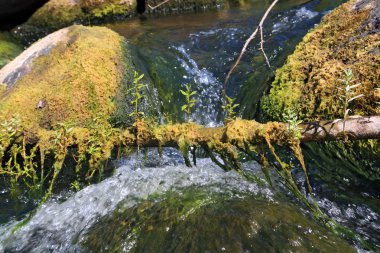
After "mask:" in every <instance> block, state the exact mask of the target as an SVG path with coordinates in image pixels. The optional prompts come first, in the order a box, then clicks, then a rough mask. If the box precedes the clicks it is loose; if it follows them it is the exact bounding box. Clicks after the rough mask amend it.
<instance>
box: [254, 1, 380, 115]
mask: <svg viewBox="0 0 380 253" xmlns="http://www.w3.org/2000/svg"><path fill="white" fill-rule="evenodd" d="M354 2H355V1H349V2H348V3H346V4H343V5H341V6H339V7H338V8H336V9H335V10H334V11H332V12H331V13H330V14H328V15H326V16H325V17H324V18H323V20H322V22H321V23H320V24H319V25H318V26H317V27H316V28H314V29H313V30H311V31H310V32H309V33H308V34H307V35H306V36H305V37H304V39H303V41H302V42H301V43H300V44H299V45H298V46H297V47H296V50H295V51H294V53H293V54H292V55H290V56H289V57H288V59H287V62H286V64H285V65H284V66H283V67H281V68H280V69H278V70H277V71H276V77H275V80H274V82H273V83H272V88H271V90H270V93H269V94H268V95H267V96H266V97H264V98H263V100H262V105H261V107H262V110H263V112H264V114H265V115H266V116H267V117H268V118H271V119H274V120H281V118H282V113H283V112H284V111H287V110H288V109H292V108H297V113H298V116H299V118H300V119H302V120H316V119H335V118H339V117H342V113H341V110H342V109H341V104H340V103H336V101H339V100H340V95H341V94H340V93H339V92H338V90H337V89H336V85H337V84H336V80H337V79H338V78H340V77H341V74H342V73H344V70H347V69H351V70H352V73H354V75H355V77H356V79H357V83H361V86H360V87H358V89H357V92H358V94H364V95H365V99H363V98H362V97H361V98H357V99H355V101H351V102H350V109H351V110H352V111H354V112H355V114H358V115H378V114H379V113H380V105H379V104H376V100H377V96H378V95H377V94H376V92H375V90H374V88H376V87H377V85H378V83H379V82H380V65H379V62H380V54H378V53H376V52H377V49H376V48H378V47H379V41H380V34H379V33H371V32H370V30H369V29H370V27H368V26H366V25H365V23H366V21H367V20H368V18H369V17H370V12H371V11H370V10H369V9H364V10H361V11H355V8H354V7H353V4H354ZM353 38H355V39H353ZM344 78H345V77H344V76H343V79H344Z"/></svg>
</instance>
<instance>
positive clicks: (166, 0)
mask: <svg viewBox="0 0 380 253" xmlns="http://www.w3.org/2000/svg"><path fill="white" fill-rule="evenodd" d="M169 1H170V0H165V1H163V2H161V3H159V4H157V5H156V6H153V7H152V6H151V5H150V4H148V7H149V8H150V9H151V10H152V11H153V10H154V9H157V8H158V7H160V6H161V5H163V4H166V3H167V2H169Z"/></svg>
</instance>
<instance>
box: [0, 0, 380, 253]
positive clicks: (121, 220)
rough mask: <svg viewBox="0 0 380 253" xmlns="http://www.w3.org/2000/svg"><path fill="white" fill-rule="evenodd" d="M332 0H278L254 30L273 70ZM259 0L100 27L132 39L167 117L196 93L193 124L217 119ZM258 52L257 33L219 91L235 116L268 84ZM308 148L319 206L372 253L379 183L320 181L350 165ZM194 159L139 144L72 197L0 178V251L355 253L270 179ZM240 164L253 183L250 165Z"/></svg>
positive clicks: (378, 232) (377, 238)
mask: <svg viewBox="0 0 380 253" xmlns="http://www.w3.org/2000/svg"><path fill="white" fill-rule="evenodd" d="M263 2H264V3H263ZM342 2H343V1H340V0H312V1H308V2H307V3H305V1H299V0H298V1H297V0H286V1H283V2H281V3H280V4H279V5H278V6H277V7H276V8H275V9H274V11H273V12H272V13H271V14H270V15H269V16H268V19H267V21H266V23H265V27H264V33H265V50H266V53H267V55H268V57H269V60H270V63H271V67H272V69H276V68H277V67H279V66H281V65H282V64H283V63H284V61H285V59H286V57H287V56H288V55H289V54H290V53H291V52H292V51H293V50H294V48H295V46H296V45H297V43H298V42H299V41H300V40H301V39H302V37H303V36H304V35H305V34H306V33H307V31H308V30H309V29H311V28H312V27H313V26H314V25H315V24H317V23H318V22H319V21H320V20H321V18H322V17H323V16H324V15H325V14H327V13H328V12H329V11H330V10H331V9H333V8H334V7H336V6H337V5H339V4H340V3H342ZM269 4H270V2H269V1H242V2H241V4H240V5H233V4H231V5H230V6H229V7H225V8H221V9H219V10H214V11H207V12H204V13H188V14H177V15H172V16H160V17H153V16H148V18H147V19H139V18H136V19H132V20H128V21H120V22H116V23H111V24H106V26H107V27H109V28H111V29H112V30H114V31H116V32H118V33H119V34H121V35H123V36H125V37H126V38H127V39H128V41H129V43H130V44H131V45H132V48H133V49H134V51H135V54H136V57H135V58H136V61H137V64H139V65H140V67H141V69H143V70H144V72H145V74H146V75H147V76H149V77H150V78H151V79H152V81H153V83H154V84H155V87H156V89H157V93H158V95H159V98H160V99H159V104H160V106H161V108H159V110H160V111H161V112H162V114H163V115H169V116H166V117H170V119H167V120H172V121H183V120H184V119H185V115H184V114H183V112H181V111H180V107H181V105H183V104H184V97H183V96H182V95H181V94H180V92H179V90H180V89H184V87H185V84H191V87H192V89H193V90H195V91H197V102H196V105H195V108H194V112H193V114H192V120H194V121H195V122H197V123H200V124H204V125H206V126H218V125H221V124H222V122H223V117H224V115H223V112H222V109H221V102H222V101H221V91H222V87H223V81H224V78H225V75H226V73H227V72H228V70H229V67H230V66H231V65H232V64H233V62H234V61H235V59H236V57H237V55H238V54H239V53H240V50H241V48H242V46H243V44H244V42H245V40H246V39H247V37H248V36H249V35H250V33H251V32H252V30H253V29H254V27H255V26H256V24H257V23H258V22H259V20H260V18H261V15H262V13H263V12H264V11H265V9H266V8H267V7H268V6H269ZM259 47H260V45H259V41H257V40H256V41H255V42H254V43H253V44H252V46H250V47H249V49H248V52H247V54H246V55H245V56H244V57H243V60H242V62H241V64H240V65H239V67H238V68H237V69H236V71H235V73H234V74H233V75H232V78H231V80H230V82H229V84H228V87H227V94H228V95H229V96H232V97H236V98H237V103H239V104H240V107H239V108H240V112H241V116H242V117H244V118H249V119H251V118H255V119H259V118H260V112H259V110H258V104H259V102H260V98H261V97H262V95H263V93H264V92H266V91H267V90H268V89H269V84H270V80H272V79H273V71H272V70H271V68H269V67H268V66H267V65H266V63H265V59H264V57H263V55H262V53H261V52H260V51H259V50H258V49H259ZM315 150H319V146H306V147H305V154H306V155H305V157H306V160H307V164H308V168H309V174H310V179H311V184H312V188H313V194H314V197H315V199H316V201H317V202H318V204H319V205H320V207H321V209H322V210H323V211H324V212H326V213H327V214H328V215H329V216H330V217H331V218H333V219H334V220H335V221H337V222H339V223H340V224H343V225H345V226H347V227H348V228H350V229H352V230H353V231H354V232H356V233H357V234H358V235H360V236H361V237H362V238H363V239H364V240H365V241H367V242H369V243H370V244H371V245H372V246H373V248H374V249H377V250H380V201H379V199H380V196H379V192H380V191H379V189H377V188H378V186H377V188H376V186H373V187H372V186H368V185H367V186H366V187H364V188H361V187H360V186H361V185H365V184H366V183H365V182H359V183H358V182H355V183H356V184H355V187H354V186H353V184H351V179H350V178H345V177H342V178H340V179H341V184H339V185H336V184H335V183H336V181H329V179H327V178H326V177H322V176H320V175H319V174H320V173H321V172H319V171H320V170H319V166H323V167H324V169H325V170H326V171H328V170H329V169H332V170H333V169H335V168H342V170H344V168H345V167H346V166H350V165H349V164H348V162H347V161H345V160H344V159H335V158H334V157H332V156H328V155H326V154H324V153H323V151H320V152H316V151H315ZM285 155H286V152H285ZM199 156H200V158H199V159H198V162H197V166H193V167H191V168H189V167H186V166H185V165H184V161H183V158H182V156H181V154H180V153H179V152H178V151H177V150H176V149H172V148H165V149H164V150H163V154H162V156H160V155H159V154H158V151H157V150H156V149H147V150H142V151H141V152H140V153H139V154H136V153H134V154H132V155H130V156H128V157H124V158H122V159H120V160H113V161H111V163H112V165H113V167H116V168H117V169H115V170H114V171H111V172H112V173H111V172H110V173H108V174H109V176H108V177H107V178H105V179H104V180H103V181H100V182H99V183H97V184H93V185H90V186H85V187H84V188H83V189H82V190H80V191H78V192H75V191H73V190H71V189H68V188H67V187H63V186H58V187H57V191H56V193H55V194H54V195H53V197H52V198H51V199H49V200H48V201H47V202H46V203H44V204H43V205H41V206H38V201H39V198H38V197H35V196H31V195H30V194H28V190H27V189H22V188H20V189H17V192H16V193H15V192H14V191H11V190H9V188H7V185H6V184H2V183H0V185H1V186H0V252H144V253H145V252H155V253H158V252H365V251H364V250H363V249H361V248H360V246H359V245H355V243H354V242H352V241H348V240H344V239H342V238H340V237H338V236H337V235H335V234H333V233H332V232H331V231H329V230H328V229H327V228H326V227H324V226H322V225H321V224H319V223H318V222H316V221H315V220H314V219H313V218H312V216H311V214H310V213H309V211H308V210H307V209H306V208H305V207H303V206H302V204H300V203H299V202H298V201H297V200H296V199H294V197H292V195H291V194H290V193H289V192H288V191H287V190H286V188H285V187H283V186H282V185H281V183H280V180H279V179H278V178H277V176H276V175H275V174H273V181H274V182H275V183H274V186H273V187H271V186H269V185H268V184H267V183H265V182H264V181H263V182H262V183H259V182H251V181H248V180H246V179H245V178H243V177H242V176H240V175H238V174H236V173H234V172H224V171H223V170H222V169H220V168H219V167H217V166H216V165H215V164H214V163H213V162H211V161H210V160H209V159H208V158H202V154H199ZM290 159H292V158H290ZM319 159H324V160H323V161H320V160H319ZM243 167H244V170H247V171H250V172H251V173H253V174H255V175H257V176H258V177H261V178H263V175H262V173H261V169H260V165H258V164H257V163H256V162H252V161H247V162H245V163H244V164H243ZM66 170H70V168H66ZM295 170H297V171H299V172H297V171H295V174H299V175H297V180H298V181H297V183H299V184H300V185H302V184H304V182H303V180H304V177H303V174H302V171H301V169H300V168H295ZM66 173H68V172H66ZM66 175H67V174H66ZM1 180H3V178H0V182H1ZM62 185H64V184H62ZM276 185H277V186H276ZM361 189H362V190H361ZM13 196H17V198H14V197H13ZM25 219H27V222H26V223H25V224H23V225H22V226H20V222H22V221H23V220H24V221H25Z"/></svg>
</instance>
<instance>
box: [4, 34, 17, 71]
mask: <svg viewBox="0 0 380 253" xmlns="http://www.w3.org/2000/svg"><path fill="white" fill-rule="evenodd" d="M21 51H22V46H21V45H20V44H19V43H18V42H16V41H15V40H14V38H13V37H12V35H11V34H10V33H7V32H0V69H1V68H2V67H3V66H4V65H6V64H7V63H8V62H10V61H11V60H13V58H15V57H16V56H17V55H18V54H19V53H21Z"/></svg>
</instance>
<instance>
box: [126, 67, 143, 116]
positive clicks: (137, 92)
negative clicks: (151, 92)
mask: <svg viewBox="0 0 380 253" xmlns="http://www.w3.org/2000/svg"><path fill="white" fill-rule="evenodd" d="M143 77H144V74H142V75H140V76H139V74H138V73H137V72H136V71H135V73H134V80H133V87H132V88H131V89H130V90H129V91H131V92H132V94H133V95H134V98H133V100H132V101H131V102H130V103H131V106H133V108H134V111H133V112H131V113H130V114H129V116H130V117H132V118H133V119H134V120H135V121H137V120H139V119H141V117H143V116H144V112H140V111H139V103H140V101H141V99H142V98H143V96H142V92H141V90H142V88H144V85H143V84H141V83H139V82H140V80H141V79H142V78H143Z"/></svg>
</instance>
